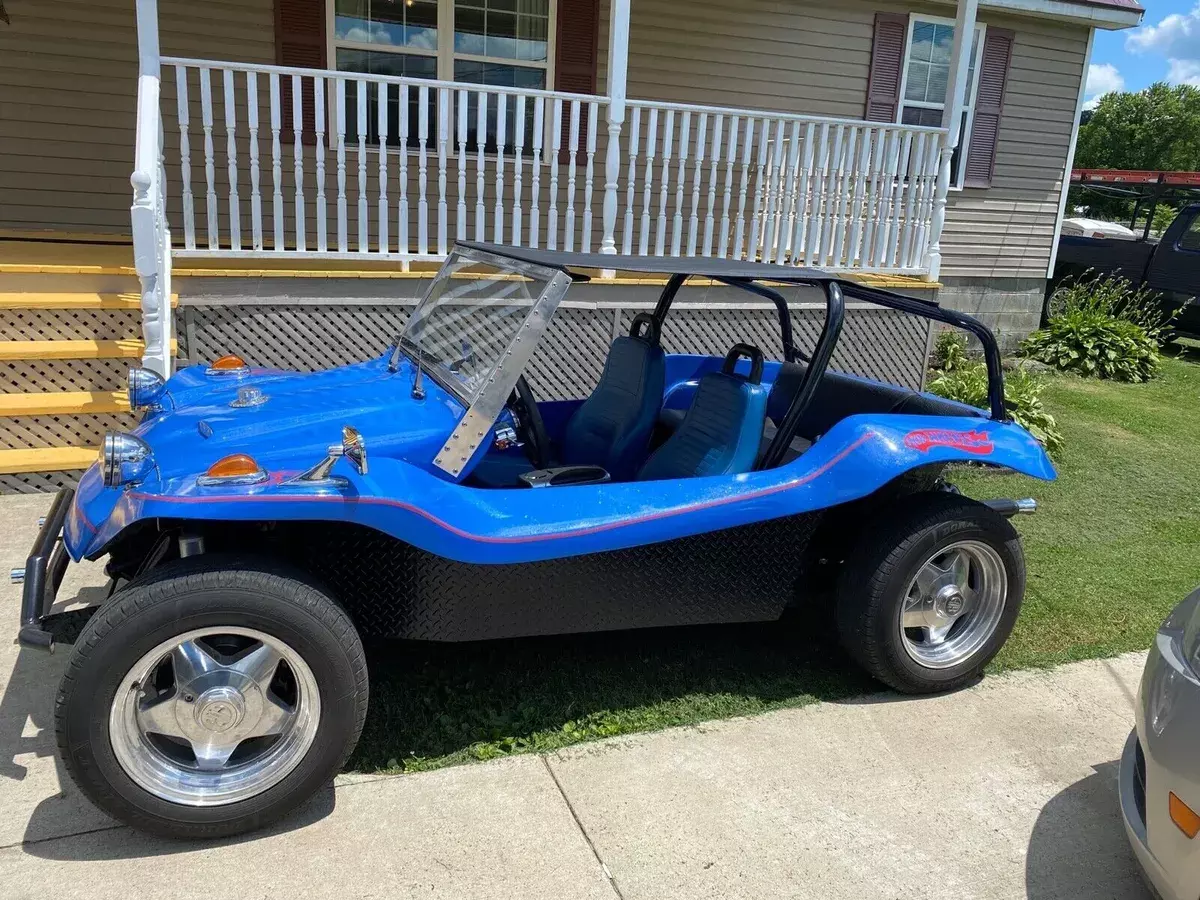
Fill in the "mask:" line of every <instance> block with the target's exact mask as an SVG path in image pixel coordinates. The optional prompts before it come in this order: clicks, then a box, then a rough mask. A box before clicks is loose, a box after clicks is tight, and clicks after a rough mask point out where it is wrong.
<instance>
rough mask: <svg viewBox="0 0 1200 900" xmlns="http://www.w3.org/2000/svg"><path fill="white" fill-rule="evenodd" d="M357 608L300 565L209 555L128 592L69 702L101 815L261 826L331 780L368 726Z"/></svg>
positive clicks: (68, 736)
mask: <svg viewBox="0 0 1200 900" xmlns="http://www.w3.org/2000/svg"><path fill="white" fill-rule="evenodd" d="M366 705H367V672H366V665H365V661H364V657H363V650H362V645H361V643H360V642H359V639H358V635H357V633H356V632H355V630H354V626H353V625H352V624H351V622H350V620H349V618H348V617H347V616H346V614H345V612H344V611H343V610H342V609H341V608H340V607H339V606H337V604H336V603H334V602H333V601H332V600H331V599H330V598H329V597H328V596H326V595H325V594H324V593H323V592H322V591H320V590H319V589H318V588H316V587H315V586H313V585H312V584H309V583H308V582H307V581H306V580H305V579H304V577H303V576H301V575H299V574H298V573H294V572H290V571H287V570H282V569H275V568H273V567H271V566H270V565H266V564H263V563H261V562H247V561H237V560H232V559H229V558H224V559H222V558H220V557H213V558H211V559H208V558H204V557H200V558H196V559H189V560H184V561H182V562H180V563H175V564H171V565H168V566H164V567H163V568H162V569H160V570H157V571H155V572H154V573H152V574H151V575H150V576H149V577H148V578H147V579H145V580H143V581H140V582H136V583H134V584H133V585H131V586H130V587H129V588H127V589H126V590H124V591H122V592H121V593H120V594H118V595H117V596H116V597H115V598H114V599H113V600H112V601H111V602H110V603H109V604H108V605H106V606H105V607H103V608H102V609H101V610H100V612H99V613H97V614H96V615H95V616H94V617H93V618H92V620H91V622H89V623H88V626H87V628H86V629H85V630H84V632H83V634H82V635H81V636H80V638H79V640H78V641H77V642H76V644H75V649H74V653H73V655H72V658H71V662H70V665H69V667H68V669H67V672H66V674H65V675H64V677H63V682H62V686H61V687H60V689H59V695H58V701H57V729H58V741H59V751H60V753H61V754H62V756H63V759H64V762H65V764H66V767H67V771H68V772H69V773H70V774H71V776H72V778H73V779H74V780H75V782H76V783H77V784H78V785H79V787H80V788H81V789H82V790H83V792H84V793H85V794H86V795H87V796H88V797H89V798H90V799H91V800H92V801H93V802H94V803H96V805H97V806H99V807H100V808H101V809H103V810H105V811H106V812H108V813H109V814H110V815H113V816H115V817H116V818H118V819H120V820H122V821H125V822H127V823H128V824H130V825H133V826H135V827H138V828H141V829H143V830H146V831H150V832H153V833H156V834H161V835H165V836H171V837H188V838H195V837H217V836H222V835H229V834H236V833H239V832H243V831H248V830H251V829H254V828H259V827H261V826H263V825H266V824H268V823H269V822H272V821H274V820H275V819H278V818H279V817H281V816H283V815H285V814H286V813H288V812H290V811H291V810H292V809H294V808H295V807H297V806H298V805H300V804H301V803H302V802H303V801H304V800H306V799H307V798H308V797H309V796H311V795H312V794H313V793H315V792H316V791H317V790H319V789H320V788H321V787H322V786H323V785H324V784H325V783H327V782H328V781H329V779H330V778H332V777H333V775H334V774H335V773H336V772H337V770H338V769H339V768H340V767H341V765H342V764H343V763H344V762H345V760H346V758H347V757H348V756H349V754H350V752H351V751H352V750H353V749H354V745H355V743H356V742H357V740H358V735H359V733H360V731H361V730H362V724H363V719H364V718H365V714H366Z"/></svg>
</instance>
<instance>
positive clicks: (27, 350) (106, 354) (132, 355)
mask: <svg viewBox="0 0 1200 900" xmlns="http://www.w3.org/2000/svg"><path fill="white" fill-rule="evenodd" d="M142 348H143V344H142V342H141V341H139V340H133V339H131V340H123V341H0V360H16V359H141V358H142ZM177 349H178V345H177V343H176V342H175V340H173V339H172V341H171V353H175V352H176V351H177Z"/></svg>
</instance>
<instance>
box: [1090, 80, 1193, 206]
mask: <svg viewBox="0 0 1200 900" xmlns="http://www.w3.org/2000/svg"><path fill="white" fill-rule="evenodd" d="M1075 168H1077V169H1149V170H1162V171H1173V172H1195V171H1200V88H1195V87H1192V86H1191V85H1186V84H1181V85H1176V86H1174V87H1172V86H1171V85H1168V84H1165V83H1163V82H1159V83H1157V84H1153V85H1151V86H1150V87H1148V88H1146V89H1145V90H1144V91H1138V92H1137V93H1128V92H1123V93H1112V94H1105V95H1104V96H1103V97H1102V98H1101V99H1100V103H1099V104H1098V105H1097V106H1096V108H1095V109H1094V110H1092V111H1091V114H1090V115H1087V116H1085V117H1083V118H1082V119H1081V124H1080V126H1079V142H1078V146H1077V147H1076V150H1075ZM1068 202H1069V204H1070V205H1072V206H1074V205H1082V206H1087V207H1088V208H1089V210H1090V214H1091V215H1094V216H1097V217H1101V218H1113V219H1128V218H1129V217H1130V216H1131V215H1132V212H1133V203H1132V201H1129V200H1124V199H1121V198H1116V197H1107V196H1103V195H1101V194H1098V193H1097V192H1095V191H1085V190H1083V189H1081V188H1074V189H1073V190H1072V191H1071V195H1070V199H1069V201H1068Z"/></svg>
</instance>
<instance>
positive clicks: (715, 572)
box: [281, 514, 820, 641]
mask: <svg viewBox="0 0 1200 900" xmlns="http://www.w3.org/2000/svg"><path fill="white" fill-rule="evenodd" d="M819 521H820V515H819V514H813V515H804V516H794V517H790V518H786V519H779V520H775V521H770V522H759V523H755V524H753V525H746V526H740V527H737V528H730V529H725V530H723V531H717V532H711V533H708V534H702V535H695V536H692V537H686V538H680V539H678V540H674V541H666V542H663V543H659V544H650V545H647V546H642V547H633V548H630V549H627V550H616V551H610V552H607V553H594V554H588V555H585V556H574V557H567V558H565V559H556V560H548V561H545V562H534V563H521V564H516V565H495V566H489V565H469V564H465V563H459V562H455V561H453V560H447V559H444V558H442V557H438V556H434V555H433V554H430V553H427V552H425V551H423V550H419V549H417V548H415V547H412V546H410V545H408V544H405V543H403V542H401V541H398V540H395V539H394V538H391V537H388V536H387V535H383V534H380V533H378V532H375V531H372V530H369V529H366V528H358V527H355V528H343V529H333V530H331V529H324V530H322V531H317V530H315V529H303V528H301V529H299V532H298V533H295V534H291V535H288V536H284V535H281V538H282V539H283V540H284V541H285V542H286V543H285V546H286V547H288V548H290V550H291V552H292V553H294V554H296V557H295V558H296V561H297V563H299V564H303V565H305V566H306V567H308V568H309V569H310V570H311V571H313V573H314V574H315V575H317V576H318V577H319V578H320V579H321V580H322V581H323V582H325V583H326V584H327V585H329V587H330V589H331V590H332V591H333V593H334V595H335V596H336V597H337V598H338V599H339V601H340V602H342V603H343V604H344V605H345V606H346V608H347V610H348V611H349V613H350V614H351V616H352V617H353V618H354V620H355V623H356V624H357V625H358V627H359V628H360V629H362V630H363V631H364V632H365V633H368V634H372V635H376V636H381V637H405V638H417V639H421V640H434V641H470V640H484V639H491V638H503V637H519V636H530V635H540V634H567V633H573V632H586V631H607V630H613V629H622V628H647V627H655V626H665V625H699V624H705V623H714V622H750V621H769V620H772V619H775V618H778V617H779V615H780V614H781V613H782V611H783V608H784V606H785V605H787V604H788V602H789V601H791V600H792V599H793V597H794V594H795V591H796V582H797V579H798V577H799V575H800V572H801V567H802V564H803V560H804V555H805V554H804V551H805V548H806V547H807V545H808V542H809V540H810V539H811V537H812V534H813V532H814V530H815V528H816V526H817V524H818V522H819Z"/></svg>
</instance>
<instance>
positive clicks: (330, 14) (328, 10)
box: [325, 0, 558, 91]
mask: <svg viewBox="0 0 1200 900" xmlns="http://www.w3.org/2000/svg"><path fill="white" fill-rule="evenodd" d="M335 5H336V3H335V0H325V59H327V60H328V61H329V62H328V67H329V69H331V70H333V71H341V70H339V69H338V67H337V50H338V48H339V47H344V48H347V49H352V50H372V51H377V52H380V53H399V54H403V55H410V56H434V57H437V61H438V65H437V77H438V80H439V81H454V61H455V60H456V59H463V60H472V61H475V62H494V63H501V64H503V65H511V66H521V67H523V68H529V69H544V70H545V72H546V87H545V90H547V91H552V90H554V61H555V55H556V53H557V52H558V46H557V43H558V0H548V6H549V14H550V15H549V19H548V20H547V22H546V59H545V61H544V62H537V61H534V60H524V59H505V58H503V57H499V56H478V55H476V54H474V53H455V52H454V0H438V23H437V31H438V49H437V50H436V51H431V50H426V49H424V48H420V47H392V46H390V45H388V44H371V43H361V42H359V41H341V40H336V39H335V38H334V30H335V29H334V15H335V12H334V7H335ZM347 71H349V70H347ZM415 80H417V81H421V80H424V79H415ZM463 83H464V84H472V82H463Z"/></svg>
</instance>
